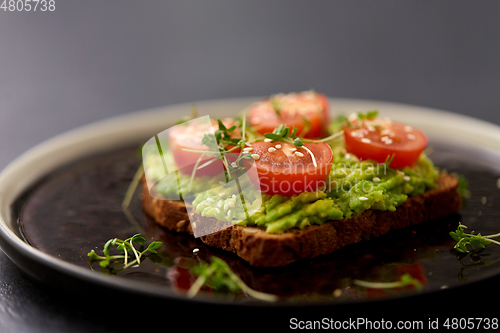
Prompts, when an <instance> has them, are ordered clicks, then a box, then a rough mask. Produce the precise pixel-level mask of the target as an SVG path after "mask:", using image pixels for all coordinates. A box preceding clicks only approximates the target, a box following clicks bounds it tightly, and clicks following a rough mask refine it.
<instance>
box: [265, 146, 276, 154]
mask: <svg viewBox="0 0 500 333" xmlns="http://www.w3.org/2000/svg"><path fill="white" fill-rule="evenodd" d="M267 151H268V152H270V153H273V152H275V151H276V148H274V147H269V148H268V149H267Z"/></svg>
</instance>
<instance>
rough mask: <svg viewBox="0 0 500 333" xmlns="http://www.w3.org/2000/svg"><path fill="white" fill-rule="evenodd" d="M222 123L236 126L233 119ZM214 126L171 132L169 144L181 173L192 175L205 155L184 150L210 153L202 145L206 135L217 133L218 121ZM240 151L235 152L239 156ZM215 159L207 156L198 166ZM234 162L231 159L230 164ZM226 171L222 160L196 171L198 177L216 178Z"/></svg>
mask: <svg viewBox="0 0 500 333" xmlns="http://www.w3.org/2000/svg"><path fill="white" fill-rule="evenodd" d="M222 123H223V124H224V125H225V126H226V127H227V128H230V127H231V126H233V125H234V121H233V120H232V119H231V118H225V119H222ZM211 125H212V126H210V125H209V124H208V123H194V124H189V125H187V126H186V125H184V126H183V125H182V124H181V125H178V126H176V127H173V128H172V129H171V130H170V131H169V133H168V134H169V144H170V150H171V151H172V155H173V157H174V160H175V162H176V163H177V165H178V166H179V167H180V169H179V171H180V172H181V173H183V174H187V175H191V174H192V173H193V169H194V167H195V165H196V162H197V161H198V159H199V158H200V156H201V155H202V154H203V153H200V152H192V151H186V150H184V149H190V150H198V151H200V150H201V151H209V150H210V148H209V147H208V146H206V145H203V144H202V143H201V141H202V139H203V136H204V135H205V134H214V133H213V132H212V129H213V130H214V131H215V130H217V129H218V128H219V125H218V123H217V121H216V120H212V124H211ZM239 152H240V151H239V150H235V151H234V154H239ZM212 159H213V155H207V156H205V157H203V158H202V159H201V161H200V162H199V164H198V166H201V165H203V164H204V163H206V162H208V161H210V160H212ZM232 161H234V159H230V161H229V162H232ZM223 170H224V164H223V163H222V160H220V159H219V160H218V161H215V162H213V163H211V164H209V165H207V166H205V167H203V168H201V169H198V170H196V174H195V175H196V176H197V177H200V176H211V177H212V176H216V175H218V174H220V173H221V172H222V171H223Z"/></svg>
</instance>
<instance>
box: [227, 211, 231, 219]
mask: <svg viewBox="0 0 500 333" xmlns="http://www.w3.org/2000/svg"><path fill="white" fill-rule="evenodd" d="M227 218H228V219H230V218H231V209H230V210H228V211H227Z"/></svg>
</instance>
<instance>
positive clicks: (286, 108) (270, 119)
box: [248, 91, 330, 138]
mask: <svg viewBox="0 0 500 333" xmlns="http://www.w3.org/2000/svg"><path fill="white" fill-rule="evenodd" d="M304 119H305V120H306V121H307V122H308V123H309V130H308V131H307V133H305V134H304V133H302V132H305V128H306V122H304ZM329 120H330V110H329V102H328V98H327V97H326V96H325V95H323V94H319V93H316V92H313V91H305V92H299V93H289V94H277V95H274V96H271V97H270V98H268V99H265V100H263V101H260V102H257V103H255V104H253V105H252V106H251V107H250V109H249V112H248V121H249V124H250V126H251V127H253V128H254V129H255V131H256V132H258V133H260V134H265V133H271V132H272V131H273V130H274V129H275V128H276V127H278V125H280V124H286V125H287V126H288V127H290V128H293V127H295V128H297V130H298V131H297V134H298V135H299V136H301V137H305V138H321V137H324V136H326V135H327V134H328V132H327V130H326V125H327V124H328V123H329Z"/></svg>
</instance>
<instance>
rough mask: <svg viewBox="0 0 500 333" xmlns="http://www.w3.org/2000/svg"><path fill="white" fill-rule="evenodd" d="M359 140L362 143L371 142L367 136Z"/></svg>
mask: <svg viewBox="0 0 500 333" xmlns="http://www.w3.org/2000/svg"><path fill="white" fill-rule="evenodd" d="M361 142H363V143H370V142H372V140H370V139H368V138H362V139H361Z"/></svg>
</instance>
